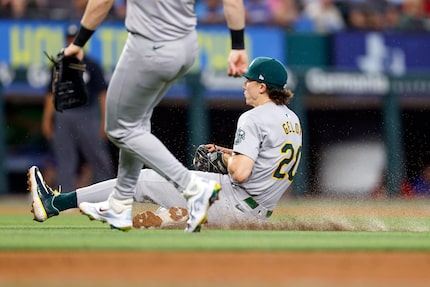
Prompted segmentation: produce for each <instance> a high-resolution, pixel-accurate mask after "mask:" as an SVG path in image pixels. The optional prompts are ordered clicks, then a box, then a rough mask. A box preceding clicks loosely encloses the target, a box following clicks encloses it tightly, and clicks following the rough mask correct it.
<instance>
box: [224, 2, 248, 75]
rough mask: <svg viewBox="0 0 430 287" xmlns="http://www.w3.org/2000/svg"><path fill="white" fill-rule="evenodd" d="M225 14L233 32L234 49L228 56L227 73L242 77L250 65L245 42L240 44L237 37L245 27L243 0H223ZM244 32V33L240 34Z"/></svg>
mask: <svg viewBox="0 0 430 287" xmlns="http://www.w3.org/2000/svg"><path fill="white" fill-rule="evenodd" d="M223 5H224V15H225V18H226V21H227V26H228V28H229V29H230V31H231V32H232V50H231V52H230V55H229V56H228V59H227V62H228V68H227V74H228V75H229V76H233V77H241V76H242V75H243V74H244V73H246V70H247V67H248V55H247V53H246V51H245V46H244V43H243V39H242V40H241V41H242V44H243V45H240V41H239V42H238V40H237V37H240V36H242V38H243V33H244V29H245V7H244V4H243V0H223ZM240 33H242V35H240ZM238 43H239V45H238Z"/></svg>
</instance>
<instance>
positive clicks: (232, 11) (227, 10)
mask: <svg viewBox="0 0 430 287" xmlns="http://www.w3.org/2000/svg"><path fill="white" fill-rule="evenodd" d="M223 5H224V16H225V19H226V21H227V26H228V27H229V28H230V29H232V30H242V29H244V28H245V7H244V4H243V0H223Z"/></svg>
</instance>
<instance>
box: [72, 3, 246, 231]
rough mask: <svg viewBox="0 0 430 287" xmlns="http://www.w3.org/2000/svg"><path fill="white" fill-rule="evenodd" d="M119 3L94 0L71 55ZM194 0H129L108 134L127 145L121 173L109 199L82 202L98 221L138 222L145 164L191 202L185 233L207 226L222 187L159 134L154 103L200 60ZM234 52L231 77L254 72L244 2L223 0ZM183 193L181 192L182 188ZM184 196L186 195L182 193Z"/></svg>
mask: <svg viewBox="0 0 430 287" xmlns="http://www.w3.org/2000/svg"><path fill="white" fill-rule="evenodd" d="M113 3H114V0H89V1H88V2H87V6H86V9H85V12H84V15H83V16H82V19H81V27H80V30H79V33H78V35H77V36H76V38H75V40H74V41H73V43H72V44H70V45H69V46H68V47H66V48H65V50H64V55H65V56H76V57H77V58H78V59H82V57H83V54H84V50H83V47H84V46H85V44H86V43H87V41H88V40H89V39H90V38H91V36H92V35H93V33H94V31H95V30H96V29H97V27H98V26H99V25H100V24H101V22H102V21H103V20H104V19H105V18H106V16H107V14H108V13H109V11H110V9H111V8H112V5H113ZM194 5H195V1H193V0H129V1H127V14H126V17H125V27H126V29H127V31H128V37H127V40H126V43H125V46H124V48H123V51H122V53H121V56H120V59H119V61H118V63H117V65H116V67H115V70H114V73H113V75H112V78H111V81H110V84H109V87H108V91H107V101H106V133H107V135H108V137H109V139H110V140H111V141H112V142H113V143H114V144H115V145H116V146H117V147H118V148H119V150H120V154H119V165H118V176H117V180H116V181H115V185H114V186H111V187H110V189H111V193H110V196H109V198H108V199H107V200H105V201H103V202H97V203H88V202H86V203H81V204H80V205H79V207H80V209H81V211H82V212H83V213H84V214H86V215H88V217H90V218H91V219H96V220H100V221H106V222H108V223H109V224H110V225H111V226H112V227H113V228H117V229H120V230H124V231H127V230H129V229H131V227H132V203H133V198H134V197H135V196H136V194H135V192H136V189H137V188H136V185H137V183H138V180H139V175H140V172H141V169H142V167H147V168H149V169H150V170H151V173H154V174H157V176H160V178H162V179H163V180H165V181H166V182H171V183H173V185H172V187H174V189H173V190H171V192H172V193H173V195H171V196H172V197H175V196H180V197H182V198H184V200H185V201H186V202H187V209H188V212H189V219H188V222H187V227H186V229H185V232H198V231H200V227H201V224H202V223H203V222H204V221H205V220H206V216H207V212H208V209H209V207H210V205H211V204H212V203H213V202H214V201H215V200H216V199H217V198H218V193H219V191H220V188H221V187H220V184H219V182H217V181H215V180H208V179H207V178H202V177H200V176H198V175H196V174H194V173H191V172H190V170H188V169H187V168H186V167H185V166H184V165H183V164H182V163H181V162H180V161H179V160H178V159H176V158H175V157H174V156H173V155H172V154H171V152H170V151H169V150H168V149H167V148H166V147H165V145H164V144H163V143H162V142H161V141H160V140H159V139H158V138H156V137H155V136H154V135H153V134H152V133H151V116H152V112H153V110H154V107H155V106H157V105H158V103H159V102H160V101H161V100H162V98H163V97H164V95H165V94H166V92H167V91H168V89H169V88H170V87H171V86H172V84H173V83H174V82H175V81H176V79H178V78H179V77H181V76H183V75H184V74H185V73H186V72H187V71H188V70H189V69H190V67H191V66H192V65H193V63H194V60H195V58H196V56H197V54H198V53H197V52H198V39H197V31H196V25H197V17H196V14H195V13H194ZM223 6H224V11H225V17H226V21H227V25H228V27H229V28H230V32H231V40H232V50H231V52H230V55H229V58H228V71H227V72H228V74H229V75H231V76H241V75H243V73H244V72H246V69H247V62H248V58H247V54H246V51H245V45H244V39H243V34H244V28H245V9H244V5H243V0H223ZM175 190H176V192H175ZM175 193H178V194H179V195H178V194H175Z"/></svg>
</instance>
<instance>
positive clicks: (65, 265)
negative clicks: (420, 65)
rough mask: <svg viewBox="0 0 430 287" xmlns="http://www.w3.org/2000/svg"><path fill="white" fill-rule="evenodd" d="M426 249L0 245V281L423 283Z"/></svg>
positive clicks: (428, 265)
mask: <svg viewBox="0 0 430 287" xmlns="http://www.w3.org/2000/svg"><path fill="white" fill-rule="evenodd" d="M429 270H430V253H401V252H395V253H393V252H387V253H384V252H352V253H351V252H276V253H273V252H239V253H238V252H236V253H228V252H198V253H192V252H162V253H160V252H104V251H103V252H95V251H92V252H63V251H61V252H50V251H46V252H33V251H31V252H0V286H45V287H47V286H124V287H126V286H302V287H305V286H306V287H307V286H309V287H310V286H314V287H321V286H368V287H372V286H387V287H388V286H390V287H396V286H428V284H429V282H430V272H429Z"/></svg>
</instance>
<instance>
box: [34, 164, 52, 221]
mask: <svg viewBox="0 0 430 287" xmlns="http://www.w3.org/2000/svg"><path fill="white" fill-rule="evenodd" d="M27 185H28V190H29V191H30V193H31V198H32V200H33V202H32V209H31V212H32V213H33V214H34V220H35V221H39V222H43V221H45V220H47V219H48V218H50V217H52V216H56V215H58V214H60V211H59V210H58V209H57V208H55V206H54V204H53V202H54V198H55V197H56V196H57V195H58V194H60V192H59V191H57V190H53V189H52V188H51V187H49V186H48V185H47V184H46V183H45V181H44V179H43V176H42V174H41V173H40V171H39V168H38V167H37V166H32V167H30V168H29V169H28V172H27Z"/></svg>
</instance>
